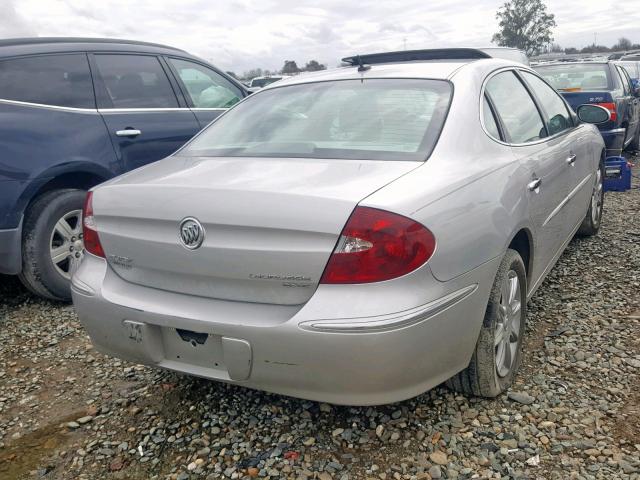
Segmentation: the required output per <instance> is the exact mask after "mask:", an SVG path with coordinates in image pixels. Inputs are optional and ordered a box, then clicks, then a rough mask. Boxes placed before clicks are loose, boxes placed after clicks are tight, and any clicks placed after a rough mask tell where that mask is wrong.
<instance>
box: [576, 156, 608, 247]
mask: <svg viewBox="0 0 640 480" xmlns="http://www.w3.org/2000/svg"><path fill="white" fill-rule="evenodd" d="M603 207H604V165H603V164H600V166H599V167H598V170H596V173H595V177H594V180H593V189H592V191H591V201H590V203H589V210H588V211H587V215H586V216H585V217H584V220H583V221H582V224H581V225H580V228H579V229H578V235H580V236H583V237H590V236H593V235H595V234H597V233H598V230H600V223H601V222H602V209H603Z"/></svg>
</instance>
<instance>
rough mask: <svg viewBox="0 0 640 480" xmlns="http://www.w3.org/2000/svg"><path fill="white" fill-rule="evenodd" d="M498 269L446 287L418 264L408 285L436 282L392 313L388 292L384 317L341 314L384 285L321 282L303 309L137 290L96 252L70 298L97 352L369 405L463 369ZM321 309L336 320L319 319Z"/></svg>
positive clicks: (493, 266)
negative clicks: (196, 335) (195, 334)
mask: <svg viewBox="0 0 640 480" xmlns="http://www.w3.org/2000/svg"><path fill="white" fill-rule="evenodd" d="M498 263H499V259H495V260H492V261H490V262H487V263H485V264H483V265H482V266H480V267H478V268H476V269H475V270H473V271H472V272H469V273H468V274H465V275H463V276H461V277H458V278H456V279H454V280H451V281H450V282H446V283H442V282H438V281H436V280H434V279H433V277H432V276H431V274H430V272H429V271H428V268H423V269H419V271H422V273H419V274H416V272H414V274H415V277H416V278H414V279H413V280H414V281H415V280H416V279H417V278H418V276H422V279H423V280H425V281H426V283H427V284H429V285H427V286H428V287H432V288H425V289H424V290H425V298H422V299H416V305H415V306H414V307H413V308H409V309H397V308H394V294H393V289H394V287H393V286H392V285H388V286H387V289H388V293H389V295H388V298H387V299H386V300H388V302H387V303H388V309H387V310H386V313H384V312H380V313H382V314H380V315H375V316H366V317H358V316H356V315H349V314H346V315H345V313H346V310H345V309H350V308H351V309H352V311H353V312H354V313H356V312H357V311H358V310H360V311H363V309H362V305H364V303H366V301H367V296H368V295H375V296H377V297H379V296H380V293H379V290H378V288H379V286H380V284H379V285H378V286H375V288H368V286H362V285H360V286H354V285H339V286H325V285H321V286H320V287H319V288H318V290H317V291H316V292H315V294H314V296H313V297H312V299H311V300H310V301H309V302H308V303H307V304H306V305H304V306H294V307H291V306H276V305H264V304H262V305H261V304H249V303H242V302H228V301H220V300H213V299H205V298H201V297H191V296H187V295H180V294H174V293H168V292H160V291H158V290H155V289H150V288H146V287H140V286H135V285H132V284H130V283H127V282H124V281H123V280H121V279H120V278H119V277H118V276H117V275H116V274H115V273H114V272H113V271H112V270H111V269H110V267H108V266H107V263H106V262H105V261H104V260H102V259H98V258H96V257H93V256H91V255H87V256H86V258H85V260H84V261H83V263H82V265H81V267H80V269H79V270H78V272H77V273H76V275H74V277H73V281H72V295H73V301H74V304H75V307H76V310H77V312H78V316H79V318H80V320H81V322H82V323H83V325H84V326H85V328H86V329H87V331H88V333H89V335H90V337H91V339H92V341H93V343H94V345H95V346H96V348H97V349H99V350H101V351H103V352H104V353H107V354H110V355H113V356H116V357H120V358H123V359H126V360H130V361H134V362H138V363H143V364H147V365H154V366H158V367H162V368H167V369H170V370H175V371H180V372H185V373H188V374H192V375H197V376H202V377H206V378H210V379H215V380H220V381H225V382H230V383H236V384H240V385H243V386H247V387H251V388H256V389H260V390H265V391H270V392H275V393H280V394H285V395H290V396H295V397H300V398H306V399H311V400H317V401H325V402H329V403H335V404H347V405H375V404H384V403H391V402H395V401H400V400H404V399H407V398H411V397H413V396H416V395H418V394H420V393H422V392H424V391H426V390H428V389H430V388H432V387H434V386H436V385H438V384H440V383H442V382H443V381H444V380H446V379H447V378H449V377H451V376H452V375H454V374H455V373H457V372H458V371H460V370H462V369H463V368H465V367H466V366H467V365H468V363H469V360H470V358H471V354H472V352H473V349H474V347H475V343H476V340H477V337H478V334H479V330H480V326H481V324H482V319H483V317H484V312H485V309H486V302H487V298H488V295H489V289H490V288H491V284H492V281H493V277H494V275H495V272H496V270H497V266H498ZM426 273H428V275H426ZM414 274H410V275H409V276H407V277H412V276H414ZM403 281H412V279H411V278H409V279H406V278H405V280H403ZM392 282H394V281H391V282H386V283H389V284H390V283H392ZM326 287H330V288H326ZM335 287H337V288H335ZM405 291H406V288H405ZM427 297H430V298H427ZM372 301H375V300H374V298H373V296H371V297H370V300H369V302H370V303H371V302H372ZM327 302H333V303H330V304H328V303H327ZM339 302H342V304H339ZM326 305H330V307H331V310H332V311H334V312H336V313H338V312H339V313H340V315H334V316H331V317H329V316H327V315H325V314H323V313H322V310H323V308H326ZM176 329H182V330H187V331H189V332H198V333H205V334H207V335H206V336H205V337H204V338H206V340H205V341H204V343H199V342H198V341H197V340H202V338H199V339H194V338H189V337H188V335H190V334H188V333H186V332H182V333H183V335H185V334H186V335H187V338H182V337H181V335H180V332H178V331H177V330H176Z"/></svg>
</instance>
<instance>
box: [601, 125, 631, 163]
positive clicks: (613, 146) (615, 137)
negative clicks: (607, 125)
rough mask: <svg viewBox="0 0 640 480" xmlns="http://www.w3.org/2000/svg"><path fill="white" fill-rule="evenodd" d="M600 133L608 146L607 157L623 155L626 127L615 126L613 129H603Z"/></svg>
mask: <svg viewBox="0 0 640 480" xmlns="http://www.w3.org/2000/svg"><path fill="white" fill-rule="evenodd" d="M600 134H601V135H602V139H603V140H604V144H605V146H606V148H607V155H606V156H607V157H616V156H620V155H622V151H623V150H624V135H625V129H624V128H613V129H611V130H601V131H600Z"/></svg>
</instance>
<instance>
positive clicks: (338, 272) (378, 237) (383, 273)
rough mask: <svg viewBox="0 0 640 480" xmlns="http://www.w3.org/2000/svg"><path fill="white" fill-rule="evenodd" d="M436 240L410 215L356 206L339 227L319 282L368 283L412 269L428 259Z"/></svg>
mask: <svg viewBox="0 0 640 480" xmlns="http://www.w3.org/2000/svg"><path fill="white" fill-rule="evenodd" d="M435 248H436V239H435V237H434V236H433V234H432V233H431V232H430V231H429V230H428V229H427V228H426V227H425V226H424V225H422V224H420V223H418V222H416V221H414V220H411V219H410V218H407V217H404V216H402V215H398V214H395V213H391V212H387V211H385V210H378V209H377V208H370V207H356V209H355V210H354V211H353V213H352V214H351V216H350V217H349V220H347V224H346V225H345V227H344V228H343V230H342V234H341V235H340V239H339V240H338V244H337V245H336V248H335V250H334V251H333V253H332V255H331V257H330V258H329V262H328V263H327V266H326V267H325V269H324V273H323V274H322V278H321V279H320V283H333V284H335V283H369V282H381V281H384V280H391V279H392V278H397V277H400V276H402V275H406V274H407V273H409V272H412V271H413V270H415V269H416V268H418V267H420V266H421V265H424V263H425V262H426V261H427V260H429V258H431V256H432V255H433V252H434V251H435Z"/></svg>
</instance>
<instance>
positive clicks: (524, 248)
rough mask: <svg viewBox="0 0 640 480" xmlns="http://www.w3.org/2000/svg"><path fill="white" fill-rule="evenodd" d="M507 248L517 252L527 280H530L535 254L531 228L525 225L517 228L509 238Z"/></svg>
mask: <svg viewBox="0 0 640 480" xmlns="http://www.w3.org/2000/svg"><path fill="white" fill-rule="evenodd" d="M507 248H510V249H512V250H515V251H516V252H518V254H519V255H520V257H521V258H522V261H523V263H524V269H525V271H526V272H527V281H530V280H531V273H532V271H533V260H534V255H535V252H534V248H533V235H532V233H531V230H529V228H526V227H523V228H521V229H520V230H518V231H517V232H516V233H515V234H514V235H513V237H512V238H511V241H510V242H509V245H508V246H507Z"/></svg>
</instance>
